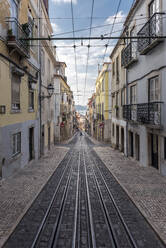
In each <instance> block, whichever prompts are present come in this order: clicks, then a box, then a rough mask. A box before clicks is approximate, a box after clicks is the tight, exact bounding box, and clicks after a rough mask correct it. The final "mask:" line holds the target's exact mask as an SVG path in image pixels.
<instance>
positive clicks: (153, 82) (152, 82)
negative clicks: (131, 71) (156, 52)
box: [149, 76, 160, 102]
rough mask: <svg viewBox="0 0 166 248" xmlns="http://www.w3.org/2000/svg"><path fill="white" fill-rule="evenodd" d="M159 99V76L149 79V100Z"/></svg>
mask: <svg viewBox="0 0 166 248" xmlns="http://www.w3.org/2000/svg"><path fill="white" fill-rule="evenodd" d="M159 100H160V86H159V77H158V76H157V77H154V78H150V79H149V102H155V101H159Z"/></svg>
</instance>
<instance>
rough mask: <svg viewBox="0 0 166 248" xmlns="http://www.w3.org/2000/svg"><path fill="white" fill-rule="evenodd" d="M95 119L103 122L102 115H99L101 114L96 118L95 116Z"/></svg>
mask: <svg viewBox="0 0 166 248" xmlns="http://www.w3.org/2000/svg"><path fill="white" fill-rule="evenodd" d="M96 119H97V120H100V121H104V115H101V114H99V113H98V114H97V116H96Z"/></svg>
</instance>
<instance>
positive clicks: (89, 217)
mask: <svg viewBox="0 0 166 248" xmlns="http://www.w3.org/2000/svg"><path fill="white" fill-rule="evenodd" d="M87 142H88V146H87ZM88 147H89V148H88ZM92 148H93V149H94V150H91V149H92ZM69 149H70V150H69ZM73 149H74V150H73ZM67 151H69V153H68V154H67V155H66V156H67V157H66V156H65V154H66V153H67ZM95 151H96V153H97V154H98V155H99V157H100V158H101V159H102V161H103V162H104V163H105V165H106V166H107V168H108V169H109V170H110V171H111V173H112V174H113V176H114V177H115V178H116V179H117V181H118V182H119V184H120V185H121V186H122V187H123V189H124V190H125V191H126V192H127V194H128V195H129V196H130V198H131V199H132V201H133V202H134V203H135V204H136V206H137V207H138V208H139V210H140V211H141V212H142V214H143V215H144V216H145V218H146V219H147V220H148V222H149V223H150V224H151V225H152V226H153V228H154V229H155V230H156V232H158V234H159V236H160V237H161V239H162V240H164V242H165V243H166V239H165V236H166V235H165V234H166V225H165V223H166V213H165V211H164V210H165V202H166V199H165V198H166V197H165V195H166V194H165V193H166V192H165V188H166V180H165V178H164V177H162V176H161V175H159V174H158V173H157V171H156V170H155V169H153V168H143V167H141V166H140V165H139V164H138V163H136V162H134V161H132V160H131V159H128V158H126V157H124V156H123V154H121V153H120V152H118V151H116V150H113V149H111V148H110V147H108V146H106V145H104V144H101V143H99V142H98V141H95V140H93V139H91V141H90V140H89V139H88V138H86V137H85V136H83V137H77V136H76V137H75V138H74V139H73V141H70V143H69V145H67V144H64V145H63V146H59V147H55V148H54V149H53V150H52V152H51V153H50V154H48V155H47V156H46V157H45V158H43V159H41V160H40V161H39V162H38V163H32V164H31V165H30V166H27V167H26V168H25V169H23V170H22V171H21V172H19V173H18V174H16V175H14V176H13V177H12V178H9V179H7V180H6V181H2V183H1V188H0V194H1V205H0V220H1V221H0V232H1V239H0V241H1V243H0V244H1V247H2V244H3V243H4V241H5V240H6V239H7V237H8V236H9V235H10V233H11V232H12V231H13V230H14V228H15V227H16V225H17V224H18V222H19V221H20V220H21V218H22V216H23V215H24V214H25V212H26V210H27V209H28V208H29V207H30V205H31V203H32V202H33V200H34V199H35V198H36V196H37V195H38V194H39V192H40V191H41V189H42V188H43V186H44V185H45V184H46V182H47V181H48V179H49V178H50V176H51V175H52V174H53V172H54V171H55V173H54V175H53V176H52V177H51V178H50V180H49V184H50V186H49V184H47V185H46V187H44V188H43V190H45V191H46V193H44V191H42V192H43V193H42V194H43V196H41V194H40V195H39V196H38V198H37V199H36V201H35V202H34V204H33V205H32V208H30V211H28V212H27V214H25V217H24V218H23V219H22V221H21V222H20V224H19V225H18V226H17V228H16V231H15V232H14V233H13V234H12V236H11V237H10V239H9V242H8V243H6V245H5V246H4V247H18V248H19V247H49V246H48V243H47V242H48V241H50V239H51V237H50V238H49V236H48V233H49V235H51V233H52V231H48V228H47V231H45V228H44V227H43V228H44V229H43V228H42V229H43V230H42V229H41V231H40V233H39V236H38V238H39V240H40V241H37V240H38V238H37V239H36V241H35V243H34V244H33V245H32V246H31V245H30V244H31V242H32V241H31V238H30V237H31V236H32V237H33V235H35V234H34V232H35V231H34V230H37V229H36V228H37V226H38V224H37V223H38V222H39V217H37V214H36V213H37V212H38V213H40V215H39V216H40V218H43V217H42V216H43V214H44V212H45V210H44V209H45V208H46V205H47V204H48V202H49V200H48V199H47V200H46V203H44V198H41V197H44V194H46V195H47V196H48V195H49V194H48V192H50V197H51V194H52V193H51V191H52V192H53V191H54V189H53V188H54V185H55V188H56V187H57V186H56V185H59V184H58V180H60V176H58V175H60V174H61V172H60V171H61V167H64V168H66V169H65V170H64V173H67V174H64V177H66V179H65V180H62V182H64V186H63V185H61V186H60V187H59V190H60V191H59V193H58V194H59V196H58V195H57V196H56V200H55V204H56V205H57V208H55V211H57V210H58V208H59V209H61V207H60V206H61V204H62V212H61V214H60V215H59V218H60V219H59V220H57V221H58V223H61V224H57V231H56V232H55V235H56V238H55V241H53V242H56V244H57V245H56V246H54V247H71V244H72V243H71V242H74V241H76V242H74V243H75V245H76V247H77V244H78V243H79V242H80V247H114V246H110V244H111V243H110V242H117V244H118V246H117V247H127V248H128V247H146V248H148V247H150V248H151V247H155V248H157V247H165V246H162V245H161V244H159V243H160V242H159V243H158V241H157V236H156V238H155V237H154V234H153V231H151V229H150V228H149V227H148V225H147V224H146V222H145V221H144V220H143V219H142V217H141V215H140V214H139V211H137V210H136V208H135V207H134V205H132V202H131V201H130V200H129V199H128V198H126V196H125V194H124V193H123V192H121V187H120V186H118V185H119V184H117V182H116V180H115V179H114V178H113V177H112V175H111V174H110V175H109V173H108V172H107V169H106V168H105V166H104V164H103V163H102V161H101V162H100V159H99V158H98V157H97V155H95ZM73 152H74V153H73ZM70 156H71V158H69V157H70ZM63 158H64V159H63ZM68 158H69V160H68ZM62 159H63V161H64V162H63V161H62ZM60 161H62V162H61V164H60V167H58V170H56V168H57V166H58V164H59V162H60ZM65 161H68V162H67V164H66V165H65V163H66V162H65ZM74 161H77V163H76V162H74ZM79 161H80V162H79ZM70 166H74V167H73V168H72V167H71V168H72V169H70ZM95 166H97V167H95ZM92 168H93V169H92ZM95 168H96V169H95ZM97 168H100V170H101V171H100V172H99V171H98V169H97ZM84 169H85V171H84ZM65 171H66V172H65ZM69 171H71V174H70V177H71V179H70V177H69V178H68V175H69V174H68V173H69ZM72 171H73V172H72ZM31 172H32V173H31ZM59 173H60V174H59ZM77 173H78V174H77ZM84 173H85V175H86V176H85V178H84ZM92 173H95V174H94V178H93V177H92ZM100 173H102V174H101V175H103V176H102V178H103V179H102V178H100ZM62 175H63V174H62ZM77 175H80V176H77ZM54 177H55V179H54ZM79 177H80V178H79ZM56 178H57V179H56ZM67 178H68V179H67ZM104 178H105V179H104ZM85 179H86V180H85ZM102 180H105V183H106V188H105V189H104V188H103V187H105V186H104V184H103V183H104V181H102ZM93 181H94V182H95V183H93ZM55 182H56V183H55ZM66 182H68V184H69V185H68V186H69V187H68V186H67V185H66V186H65V184H66ZM59 183H60V182H59ZM112 183H113V184H112ZM111 184H112V185H111ZM51 185H52V186H51ZM95 185H98V186H97V188H96V186H95ZM101 185H103V186H102V187H101ZM116 185H117V186H116ZM86 187H87V189H88V191H87V196H86V193H85V192H86V190H85V189H84V188H86ZM100 187H101V188H100ZM112 187H115V189H112ZM119 187H120V188H119ZM81 188H82V189H84V190H83V191H82V190H81ZM22 189H24V190H22ZM50 189H51V190H50ZM110 189H111V190H113V191H112V193H111V194H113V196H114V199H116V198H117V197H118V198H119V200H118V198H117V199H116V204H117V205H118V208H119V209H120V211H121V213H122V215H123V218H124V219H125V222H126V223H128V224H127V225H128V228H129V231H130V232H131V234H132V232H135V231H134V228H138V230H137V231H136V232H135V233H137V232H138V233H137V234H135V235H136V236H133V237H134V240H135V241H134V242H136V246H133V245H132V243H131V244H130V242H129V240H128V238H127V236H126V238H125V235H126V234H124V233H123V228H122V227H121V226H119V225H120V224H117V223H119V221H116V219H115V220H114V221H115V224H112V221H113V220H112V221H111V222H110V223H111V225H113V236H114V235H115V234H116V235H115V236H117V238H116V241H111V239H112V238H111V239H110V237H112V234H109V232H110V231H109V228H108V226H109V225H110V224H109V221H110V220H109V218H110V217H111V215H112V214H113V212H112V211H113V207H111V204H112V203H111V202H109V200H108V199H109V196H107V194H108V193H107V194H106V190H110ZM48 190H49V191H48ZM57 190H58V188H57V189H56V191H57ZM63 190H67V191H66V193H63ZM96 190H97V191H98V190H99V192H100V193H97V191H96ZM47 191H48V192H47ZM70 191H71V193H70ZM57 192H58V191H57ZM64 192H65V191H64ZM108 192H109V191H108ZM100 194H101V195H100ZM63 195H64V196H63ZM65 195H66V196H65ZM67 195H69V196H71V195H72V197H69V198H68V197H67ZM99 195H100V197H99ZM63 197H64V203H63V200H62V199H63ZM98 197H99V198H100V200H99V198H98ZM124 197H125V198H124ZM40 198H41V199H43V200H40ZM123 198H124V200H123V201H122V199H123ZM50 199H51V198H50ZM58 199H59V200H58ZM65 199H66V200H65ZM104 199H105V200H104ZM61 201H62V203H61ZM86 201H87V202H88V203H87V204H88V205H86ZM40 202H41V203H40ZM58 202H59V203H58ZM102 202H103V203H102ZM104 202H105V203H104ZM123 202H124V203H123ZM125 202H126V203H125ZM127 202H128V203H127ZM101 203H102V205H100V204H101ZM38 204H39V205H40V209H38V206H39V205H38ZM41 204H42V205H41ZM58 204H60V205H59V207H58ZM63 204H64V205H63ZM103 204H104V205H103ZM121 204H123V205H122V206H123V207H122V206H121ZM126 204H127V205H126ZM126 207H127V212H126V214H125V215H124V214H123V211H126V210H125V208H126ZM95 208H96V211H94V209H95ZM33 209H36V210H33ZM56 209H57V210H56ZM99 209H100V211H99ZM104 209H106V210H104ZM109 209H111V210H109ZM36 211H37V212H36ZM50 211H52V210H50ZM58 211H59V210H58ZM65 211H66V212H65ZM103 211H104V212H103ZM109 211H111V212H112V213H111V212H109ZM135 211H136V212H135ZM32 213H35V216H36V217H35V219H36V220H34V217H33V218H32V217H31V219H32V222H34V221H35V222H34V224H35V225H34V224H32V226H31V222H29V221H30V220H28V218H29V217H28V216H31V215H32ZM57 213H58V212H57ZM57 213H51V212H50V213H49V216H48V217H49V218H50V220H49V219H48V220H47V221H48V223H50V224H51V223H52V222H53V221H52V220H53V218H55V216H56V215H57ZM62 213H63V214H62ZM97 213H100V216H98V215H97ZM102 213H104V215H103V216H102ZM127 213H128V214H127ZM133 213H134V219H135V220H134V219H133V220H132V218H133V217H132V215H133ZM127 215H130V218H129V219H130V221H129V219H128V217H127ZM137 215H138V216H137ZM51 216H54V217H51ZM63 216H64V217H63ZM65 216H66V217H65ZM67 216H69V217H68V218H67ZM78 216H79V217H78ZM104 216H105V217H104ZM106 216H107V218H108V220H107V221H106V222H105V221H104V219H105V218H106ZM114 216H116V214H114ZM48 217H47V218H48ZM98 218H99V220H100V222H99V223H100V224H99V223H98ZM114 218H115V217H114ZM114 221H113V222H114ZM107 222H108V223H107ZM62 223H63V224H62ZM102 223H103V224H102ZM50 224H49V229H50V228H51V229H50V230H52V226H50ZM108 224H109V225H108ZM51 225H52V224H51ZM70 226H71V227H70ZM99 226H100V227H99ZM131 226H132V228H131ZM139 226H140V227H141V229H139ZM62 227H63V228H62ZM117 228H118V229H117ZM121 228H122V229H121ZM31 229H32V230H31ZM132 229H133V230H132ZM24 230H26V232H25V234H24ZM88 230H89V231H88ZM104 230H105V231H104ZM106 230H108V234H107V231H106ZM111 230H112V229H111ZM116 230H117V231H116ZM102 231H104V232H103V234H102ZM20 232H21V237H20V236H19V235H20V234H19V233H20ZM31 232H32V234H31ZM41 232H42V233H41ZM44 232H46V233H47V236H45V234H44ZM111 232H112V231H111ZM114 232H115V233H114ZM116 232H117V233H116ZM118 232H119V233H120V237H121V239H120V240H121V242H122V243H123V242H124V240H125V239H126V241H125V242H124V244H125V245H124V246H123V245H122V244H121V243H119V241H118ZM151 232H152V233H151ZM141 233H142V234H141ZM27 235H28V240H27V239H26V237H27ZM41 235H42V236H41ZM57 235H58V236H57ZM73 235H74V236H73ZM132 235H134V233H133V234H132ZM142 235H145V237H144V238H143V236H142ZM40 236H41V237H43V238H40ZM98 236H99V237H103V238H102V239H101V238H99V240H98V238H97V237H98ZM44 237H45V238H44ZM46 237H47V238H46ZM60 237H61V238H60ZM141 237H142V238H141ZM32 239H33V238H32ZM47 239H48V241H47ZM109 239H110V241H109ZM153 239H154V240H153ZM53 240H54V238H53ZM71 240H72V241H71ZM73 240H74V241H73ZM79 240H80V241H79ZM151 240H153V244H152V243H151V242H152V241H151ZM36 242H37V243H36ZM104 242H105V243H104ZM128 242H129V243H128ZM155 242H156V243H155ZM145 244H146V245H145ZM102 245H105V246H102Z"/></svg>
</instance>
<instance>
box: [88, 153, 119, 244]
mask: <svg viewBox="0 0 166 248" xmlns="http://www.w3.org/2000/svg"><path fill="white" fill-rule="evenodd" d="M87 153H88V152H87ZM91 168H92V171H93V179H94V182H95V185H96V189H97V193H98V196H99V201H100V205H101V207H102V210H103V214H104V217H105V220H106V225H107V227H108V232H109V236H110V241H111V247H112V248H118V247H120V246H118V241H117V239H116V235H115V232H114V229H113V227H112V222H111V219H110V217H109V214H108V211H107V208H106V206H105V203H104V199H103V197H102V193H101V190H100V186H99V184H98V181H97V179H96V177H95V173H94V169H93V166H92V167H91Z"/></svg>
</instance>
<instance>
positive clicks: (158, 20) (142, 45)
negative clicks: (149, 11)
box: [137, 13, 163, 54]
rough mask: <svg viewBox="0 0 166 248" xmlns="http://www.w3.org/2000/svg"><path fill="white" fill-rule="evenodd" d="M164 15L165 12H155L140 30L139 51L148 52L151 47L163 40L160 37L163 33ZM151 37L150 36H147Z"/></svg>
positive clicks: (141, 52)
mask: <svg viewBox="0 0 166 248" xmlns="http://www.w3.org/2000/svg"><path fill="white" fill-rule="evenodd" d="M162 15H163V13H155V14H154V15H153V16H152V17H151V18H150V19H149V20H148V22H147V23H146V24H145V25H144V26H143V27H142V28H141V30H140V31H139V32H138V34H137V35H138V36H139V37H145V38H139V39H138V51H139V52H140V54H146V53H148V51H149V50H150V49H152V48H153V47H154V46H156V45H157V44H158V43H159V42H161V41H163V39H162V38H158V37H159V36H161V35H162V33H163V32H162ZM146 37H149V38H146Z"/></svg>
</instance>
